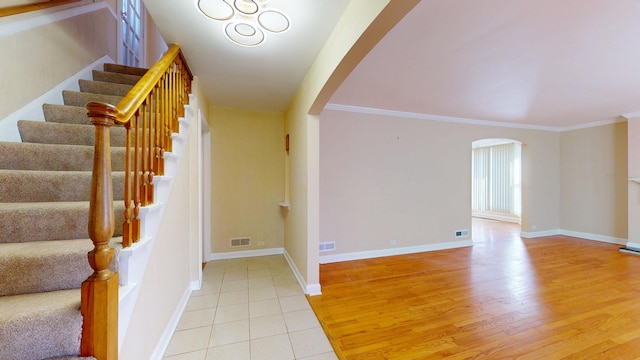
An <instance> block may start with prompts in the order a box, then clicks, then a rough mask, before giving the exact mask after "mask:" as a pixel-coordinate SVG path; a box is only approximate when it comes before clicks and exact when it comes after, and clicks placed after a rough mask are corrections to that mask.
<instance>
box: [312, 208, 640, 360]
mask: <svg viewBox="0 0 640 360" xmlns="http://www.w3.org/2000/svg"><path fill="white" fill-rule="evenodd" d="M489 225H492V226H489ZM518 234H519V228H518V226H515V225H510V224H505V223H495V222H494V223H490V222H489V221H487V220H474V246H473V247H469V248H462V249H453V250H445V251H435V252H426V253H419V254H411V255H402V256H393V257H385V258H377V259H368V260H359V261H349V262H341V263H332V264H326V265H321V269H320V283H321V285H322V293H323V294H322V295H320V296H313V297H309V302H310V303H311V306H312V307H313V309H314V311H315V312H316V315H317V316H318V318H319V320H320V322H321V324H322V326H323V327H324V328H325V331H326V332H327V334H328V336H329V339H330V341H331V342H332V344H333V346H334V349H335V351H336V353H337V354H338V356H339V357H340V358H341V359H349V360H352V359H353V360H355V359H367V360H373V359H441V358H447V359H640V256H637V255H630V254H625V253H621V252H619V251H618V248H619V246H618V245H613V244H606V243H600V242H595V241H589V240H582V239H577V238H572V237H567V236H551V237H545V238H537V239H521V238H520V237H519V235H518Z"/></svg>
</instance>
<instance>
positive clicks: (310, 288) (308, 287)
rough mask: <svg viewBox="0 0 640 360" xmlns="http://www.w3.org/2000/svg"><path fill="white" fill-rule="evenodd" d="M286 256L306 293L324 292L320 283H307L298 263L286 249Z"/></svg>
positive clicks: (318, 293)
mask: <svg viewBox="0 0 640 360" xmlns="http://www.w3.org/2000/svg"><path fill="white" fill-rule="evenodd" d="M284 258H285V259H286V260H287V262H288V263H289V267H290V268H291V271H292V272H293V275H294V276H295V277H296V280H298V284H299V285H300V287H301V288H302V291H304V293H305V294H308V295H321V294H322V291H321V289H320V284H307V282H306V281H305V279H304V277H303V276H302V273H301V272H300V270H298V267H297V266H296V263H295V262H294V261H293V259H292V258H291V256H290V255H289V253H288V252H287V250H285V251H284Z"/></svg>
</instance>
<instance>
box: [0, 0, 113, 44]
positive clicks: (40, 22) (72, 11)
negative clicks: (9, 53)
mask: <svg viewBox="0 0 640 360" xmlns="http://www.w3.org/2000/svg"><path fill="white" fill-rule="evenodd" d="M102 9H107V10H109V13H111V16H112V17H113V18H114V19H115V20H117V19H118V17H117V16H116V13H114V12H113V9H111V7H110V6H109V4H107V2H106V1H100V2H94V3H90V4H88V5H83V6H76V7H72V8H68V9H65V10H62V11H58V12H55V13H44V14H42V15H39V16H35V17H32V18H27V19H22V20H16V21H10V22H7V23H4V24H0V37H4V36H9V35H13V34H17V33H20V32H23V31H27V30H31V29H35V28H37V27H40V26H45V25H49V24H53V23H55V22H58V21H62V20H66V19H69V18H72V17H76V16H78V15H84V14H88V13H91V12H94V11H98V10H102Z"/></svg>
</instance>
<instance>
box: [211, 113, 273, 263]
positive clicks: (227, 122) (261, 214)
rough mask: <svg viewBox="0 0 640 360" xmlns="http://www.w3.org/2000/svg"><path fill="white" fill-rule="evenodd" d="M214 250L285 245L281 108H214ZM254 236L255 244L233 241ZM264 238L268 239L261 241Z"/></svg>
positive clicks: (212, 246)
mask: <svg viewBox="0 0 640 360" xmlns="http://www.w3.org/2000/svg"><path fill="white" fill-rule="evenodd" d="M208 118H209V123H210V124H211V137H212V142H211V144H212V145H211V146H212V149H211V152H212V165H211V166H212V171H211V173H212V198H213V201H212V204H213V208H212V214H211V215H212V216H211V228H212V243H211V249H212V251H213V252H214V253H223V252H229V251H240V250H257V249H268V248H282V247H283V246H284V220H283V213H282V211H283V210H281V208H280V207H279V206H278V203H279V202H281V201H283V200H284V177H283V174H284V158H283V154H284V129H283V126H284V123H283V115H282V113H275V112H260V111H249V110H238V109H226V108H216V107H213V108H211V112H210V113H209V116H208ZM238 237H251V239H252V245H251V247H248V248H246V247H242V248H231V247H230V246H229V240H230V239H231V238H238ZM259 242H262V243H263V244H259Z"/></svg>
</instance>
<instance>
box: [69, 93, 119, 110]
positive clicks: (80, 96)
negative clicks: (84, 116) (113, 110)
mask: <svg viewBox="0 0 640 360" xmlns="http://www.w3.org/2000/svg"><path fill="white" fill-rule="evenodd" d="M62 99H63V101H64V104H65V105H70V106H82V107H85V106H86V105H87V103H89V102H92V101H97V102H103V103H107V104H111V105H116V104H118V102H120V100H122V97H121V96H113V95H102V94H91V93H83V92H78V91H68V90H64V91H63V92H62Z"/></svg>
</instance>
